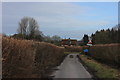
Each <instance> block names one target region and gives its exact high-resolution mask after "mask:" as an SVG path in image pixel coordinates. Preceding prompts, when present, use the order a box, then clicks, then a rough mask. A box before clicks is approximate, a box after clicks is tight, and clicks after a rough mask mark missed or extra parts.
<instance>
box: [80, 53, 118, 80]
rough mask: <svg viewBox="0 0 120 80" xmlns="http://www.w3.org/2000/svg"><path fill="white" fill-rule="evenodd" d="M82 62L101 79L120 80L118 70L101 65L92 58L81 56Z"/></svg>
mask: <svg viewBox="0 0 120 80" xmlns="http://www.w3.org/2000/svg"><path fill="white" fill-rule="evenodd" d="M80 58H81V60H82V61H83V62H84V63H85V65H87V66H88V69H91V71H92V73H93V74H94V75H95V76H96V77H97V78H101V79H104V80H105V79H107V80H108V79H110V80H111V79H113V80H114V79H118V80H119V79H120V71H119V70H118V69H114V68H112V67H110V66H107V65H105V64H101V63H99V62H97V61H95V60H93V59H91V58H90V57H87V56H85V55H80Z"/></svg>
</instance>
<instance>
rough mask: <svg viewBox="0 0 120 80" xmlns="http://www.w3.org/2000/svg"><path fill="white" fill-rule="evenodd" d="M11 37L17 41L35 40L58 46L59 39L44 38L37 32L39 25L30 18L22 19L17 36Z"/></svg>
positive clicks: (53, 37)
mask: <svg viewBox="0 0 120 80" xmlns="http://www.w3.org/2000/svg"><path fill="white" fill-rule="evenodd" d="M12 37H14V38H17V39H27V40H35V41H44V42H49V43H53V44H55V45H60V40H61V37H59V36H58V35H54V36H52V37H50V36H45V35H44V34H43V33H42V32H41V31H40V30H39V24H38V23H37V21H36V20H35V19H34V18H31V17H23V18H22V19H21V21H20V22H19V25H18V29H17V34H14V35H13V36H12Z"/></svg>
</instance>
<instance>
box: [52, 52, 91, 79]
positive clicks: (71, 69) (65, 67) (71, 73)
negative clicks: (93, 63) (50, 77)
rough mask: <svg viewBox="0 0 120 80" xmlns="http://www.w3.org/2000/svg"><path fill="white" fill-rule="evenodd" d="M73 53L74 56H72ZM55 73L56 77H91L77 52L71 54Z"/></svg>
mask: <svg viewBox="0 0 120 80" xmlns="http://www.w3.org/2000/svg"><path fill="white" fill-rule="evenodd" d="M70 55H73V58H70ZM58 69H59V70H57V71H56V72H55V73H54V76H55V77H54V78H89V79H91V78H92V77H91V75H90V73H89V72H88V71H87V70H86V69H85V68H84V66H83V65H82V64H81V63H80V62H79V60H78V58H77V54H69V55H68V56H67V57H66V58H65V60H64V61H63V63H61V65H60V66H59V67H58Z"/></svg>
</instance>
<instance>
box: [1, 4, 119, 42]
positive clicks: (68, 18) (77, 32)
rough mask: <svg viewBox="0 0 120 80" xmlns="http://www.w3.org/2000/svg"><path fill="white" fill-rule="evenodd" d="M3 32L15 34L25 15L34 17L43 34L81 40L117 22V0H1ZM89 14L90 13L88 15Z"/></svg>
mask: <svg viewBox="0 0 120 80" xmlns="http://www.w3.org/2000/svg"><path fill="white" fill-rule="evenodd" d="M2 11H3V12H2V13H3V17H2V20H3V21H2V24H3V30H2V33H5V34H7V35H11V34H15V33H17V28H18V22H19V21H20V20H21V19H22V18H23V17H25V16H28V17H33V18H34V19H36V21H37V22H38V24H39V26H40V31H42V32H43V34H44V35H46V36H47V35H49V36H53V35H58V36H60V37H61V38H63V39H65V38H71V39H77V40H81V39H82V37H83V36H84V34H88V35H89V36H90V35H91V34H92V33H95V32H96V31H97V30H101V29H108V28H110V29H111V28H112V27H114V26H116V25H117V24H118V3H117V2H50V3H49V2H14V3H13V2H3V3H2ZM88 13H89V14H88Z"/></svg>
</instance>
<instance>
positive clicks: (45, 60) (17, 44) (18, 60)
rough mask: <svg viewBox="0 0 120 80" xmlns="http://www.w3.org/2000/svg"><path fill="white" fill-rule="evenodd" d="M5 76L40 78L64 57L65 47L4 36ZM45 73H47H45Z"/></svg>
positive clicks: (3, 69)
mask: <svg viewBox="0 0 120 80" xmlns="http://www.w3.org/2000/svg"><path fill="white" fill-rule="evenodd" d="M2 58H3V59H2V66H3V67H2V75H3V78H39V77H42V73H44V72H45V70H47V69H49V68H50V67H53V66H57V65H59V64H60V62H61V60H62V59H63V58H64V49H63V48H59V47H57V46H55V45H52V44H48V43H43V42H35V41H31V40H17V39H13V38H8V37H3V38H2ZM44 74H45V73H44Z"/></svg>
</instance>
